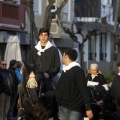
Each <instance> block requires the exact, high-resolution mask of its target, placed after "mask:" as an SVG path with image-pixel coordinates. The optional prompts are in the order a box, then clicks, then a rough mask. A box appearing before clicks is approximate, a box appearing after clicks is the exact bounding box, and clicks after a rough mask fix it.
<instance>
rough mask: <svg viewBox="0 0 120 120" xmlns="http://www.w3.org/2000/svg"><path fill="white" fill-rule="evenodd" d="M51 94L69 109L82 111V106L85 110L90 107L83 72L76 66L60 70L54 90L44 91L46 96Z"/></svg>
mask: <svg viewBox="0 0 120 120" xmlns="http://www.w3.org/2000/svg"><path fill="white" fill-rule="evenodd" d="M51 95H55V96H56V99H57V101H58V103H59V104H60V105H61V106H63V107H65V108H68V109H70V110H73V111H79V112H82V111H83V110H84V106H85V108H86V110H90V109H91V108H90V97H89V93H88V90H87V85H86V80H85V74H84V71H83V70H82V69H81V68H80V67H78V66H75V67H72V68H71V69H70V70H68V71H66V72H62V75H61V77H60V79H59V81H58V84H57V88H56V90H55V91H53V92H47V93H46V96H51Z"/></svg>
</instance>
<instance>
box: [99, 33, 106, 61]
mask: <svg viewBox="0 0 120 120" xmlns="http://www.w3.org/2000/svg"><path fill="white" fill-rule="evenodd" d="M100 60H106V34H101V35H100Z"/></svg>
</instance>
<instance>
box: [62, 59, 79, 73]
mask: <svg viewBox="0 0 120 120" xmlns="http://www.w3.org/2000/svg"><path fill="white" fill-rule="evenodd" d="M74 66H79V67H80V64H79V63H77V62H76V61H74V62H71V63H70V64H69V65H67V66H65V65H63V71H64V72H66V70H70V69H71V68H72V67H74Z"/></svg>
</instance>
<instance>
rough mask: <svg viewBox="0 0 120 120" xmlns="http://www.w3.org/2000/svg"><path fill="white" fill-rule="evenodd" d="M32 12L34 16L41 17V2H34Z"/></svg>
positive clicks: (39, 0)
mask: <svg viewBox="0 0 120 120" xmlns="http://www.w3.org/2000/svg"><path fill="white" fill-rule="evenodd" d="M33 11H34V14H35V15H41V13H42V2H41V0H34V3H33Z"/></svg>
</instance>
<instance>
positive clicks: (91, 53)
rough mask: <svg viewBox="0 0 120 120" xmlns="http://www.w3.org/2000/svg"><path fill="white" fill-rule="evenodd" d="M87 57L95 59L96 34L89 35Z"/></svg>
mask: <svg viewBox="0 0 120 120" xmlns="http://www.w3.org/2000/svg"><path fill="white" fill-rule="evenodd" d="M88 51H89V52H88V59H89V60H95V58H96V36H91V38H90V39H89V40H88Z"/></svg>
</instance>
